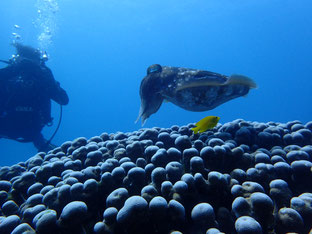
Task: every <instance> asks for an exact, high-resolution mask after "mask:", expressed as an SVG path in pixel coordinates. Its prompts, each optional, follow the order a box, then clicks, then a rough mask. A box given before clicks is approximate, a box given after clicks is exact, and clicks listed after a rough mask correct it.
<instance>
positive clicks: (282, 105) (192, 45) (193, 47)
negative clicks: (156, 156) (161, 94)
mask: <svg viewBox="0 0 312 234" xmlns="http://www.w3.org/2000/svg"><path fill="white" fill-rule="evenodd" d="M311 12H312V2H311V1H309V0H301V1H294V0H273V1H272V0H262V1H248V0H237V1H229V0H210V1H209V0H195V1H194V0H192V1H191V0H184V1H178V0H166V1H164V0H158V1H142V0H132V1H124V0H120V1H112V0H105V1H104V0H102V1H100V0H89V1H77V0H76V1H74V0H63V1H59V0H2V1H1V3H0V22H1V24H0V29H1V34H0V59H9V58H10V56H11V55H12V54H13V53H14V52H15V51H14V48H13V47H12V46H11V45H10V43H12V41H13V40H19V41H20V42H22V43H24V44H26V45H31V46H33V47H38V48H40V49H42V50H44V51H47V53H48V54H49V61H48V62H47V66H48V67H50V68H51V69H52V71H53V74H54V76H55V79H56V80H57V81H59V82H60V83H61V86H62V87H63V88H64V89H65V90H66V91H67V93H68V95H69V98H70V102H69V105H67V106H64V107H63V118H62V124H61V127H60V129H59V131H58V133H57V135H56V136H55V138H54V140H53V143H54V144H56V145H61V144H62V143H63V142H65V141H68V140H73V139H75V138H77V137H80V136H84V137H87V138H89V137H91V136H96V135H100V134H101V133H102V132H107V133H115V132H118V131H122V132H130V131H135V130H138V129H139V128H141V125H140V123H137V124H135V123H134V121H135V119H136V118H137V115H138V112H139V107H140V98H139V86H140V82H141V80H142V78H143V77H144V76H145V75H146V69H147V67H148V66H149V65H151V64H154V63H158V64H161V65H167V66H178V67H187V68H195V69H203V70H208V71H213V72H217V73H221V74H224V75H231V74H242V75H246V76H249V77H251V78H253V79H254V81H255V82H256V83H257V85H258V87H259V88H258V89H255V90H251V91H250V93H249V94H248V96H247V97H244V98H237V99H234V100H232V101H229V102H227V103H225V104H223V105H221V106H219V107H217V108H215V109H214V110H211V111H207V112H189V111H186V110H183V109H181V108H179V107H177V106H174V105H173V104H171V103H164V104H163V105H162V106H161V108H160V109H159V111H158V112H157V113H156V114H154V115H152V116H151V117H150V118H149V119H148V121H147V123H146V124H145V125H144V127H147V128H150V127H154V126H157V127H164V128H169V127H171V126H172V125H186V124H188V123H193V122H197V121H199V120H200V119H202V118H203V117H205V116H208V115H216V116H220V117H221V120H220V123H226V122H229V121H232V120H235V119H244V120H246V121H258V122H268V121H274V122H281V123H284V122H287V121H291V120H299V121H301V122H302V123H303V124H305V123H306V122H308V121H310V120H311V116H312V108H311V104H310V103H311V100H312V95H311V90H312V81H311V78H312V77H311V74H312V66H311V61H312V44H311V38H312V15H311ZM14 25H18V26H19V28H18V27H16V26H14ZM12 33H13V34H12ZM17 34H18V35H19V36H20V39H17V37H18V35H17ZM4 66H5V64H1V65H0V67H1V68H2V67H4ZM52 108H53V110H52V115H53V117H54V125H53V126H52V127H45V128H44V131H43V133H44V135H45V137H46V138H49V137H50V136H51V135H52V134H53V132H54V130H55V128H56V125H57V122H58V119H59V113H60V111H59V106H58V105H56V104H55V103H54V104H53V106H52ZM34 154H36V149H35V147H34V146H33V145H32V144H31V143H27V144H22V143H18V142H14V141H10V140H5V139H1V140H0V166H6V165H12V164H14V163H17V162H19V161H25V160H27V159H28V158H30V157H31V156H33V155H34Z"/></svg>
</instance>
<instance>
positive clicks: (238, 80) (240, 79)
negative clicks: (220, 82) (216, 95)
mask: <svg viewBox="0 0 312 234" xmlns="http://www.w3.org/2000/svg"><path fill="white" fill-rule="evenodd" d="M235 84H239V85H246V86H248V87H249V88H250V89H255V88H257V87H258V86H257V84H256V83H255V82H254V81H253V80H252V79H251V78H249V77H247V76H242V75H235V74H234V75H231V76H230V77H229V79H228V80H227V81H226V82H225V84H224V85H235Z"/></svg>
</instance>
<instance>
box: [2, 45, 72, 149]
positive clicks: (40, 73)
mask: <svg viewBox="0 0 312 234" xmlns="http://www.w3.org/2000/svg"><path fill="white" fill-rule="evenodd" d="M13 46H14V47H15V48H16V55H13V56H12V58H11V59H10V60H9V61H4V60H1V62H4V63H7V64H8V66H7V67H5V68H2V69H0V138H7V139H12V140H16V141H19V142H32V143H33V144H34V146H35V147H36V148H37V149H38V151H43V152H47V151H49V150H51V149H53V148H54V147H55V146H54V145H52V144H51V143H50V141H51V140H52V138H53V136H54V134H55V133H56V132H55V133H54V134H53V136H52V137H51V138H50V139H49V140H46V139H45V138H44V137H43V135H42V133H41V130H42V129H43V127H44V126H45V125H47V126H51V125H52V120H53V118H51V99H52V100H53V101H55V102H57V103H58V104H60V105H67V104H68V101H69V99H68V96H67V93H66V91H65V90H64V89H62V88H61V87H60V83H59V82H57V81H56V80H55V79H54V77H53V74H52V72H51V70H50V69H49V68H48V67H47V66H46V65H45V62H46V61H47V55H46V53H42V52H41V51H40V50H38V49H34V48H32V47H30V46H25V45H22V44H20V43H14V44H13ZM61 107H62V106H61ZM61 110H62V109H61ZM59 123H60V122H59ZM58 127H59V125H58ZM58 127H57V129H58ZM56 131H57V130H56Z"/></svg>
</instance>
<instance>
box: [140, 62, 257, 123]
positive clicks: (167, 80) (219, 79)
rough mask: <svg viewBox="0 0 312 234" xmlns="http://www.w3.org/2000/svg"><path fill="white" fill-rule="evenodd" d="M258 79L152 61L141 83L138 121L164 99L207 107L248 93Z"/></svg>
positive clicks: (196, 107) (195, 107) (187, 106)
mask: <svg viewBox="0 0 312 234" xmlns="http://www.w3.org/2000/svg"><path fill="white" fill-rule="evenodd" d="M256 87H257V85H256V83H255V82H254V81H253V80H252V79H250V78H248V77H246V76H242V75H231V76H225V75H221V74H219V73H215V72H210V71H204V70H198V69H190V68H183V67H169V66H161V65H159V64H154V65H151V66H149V67H148V68H147V75H146V76H145V77H144V78H143V80H142V82H141V86H140V97H141V107H140V111H139V116H138V118H137V120H136V122H137V121H138V120H139V119H140V118H142V125H144V123H145V122H146V120H147V119H148V118H149V117H150V116H151V115H152V114H154V113H156V112H157V111H158V109H159V108H160V106H161V104H162V103H163V102H164V101H168V102H172V103H173V104H175V105H177V106H179V107H181V108H183V109H185V110H188V111H196V112H200V111H207V110H211V109H214V108H215V107H217V106H219V105H221V104H223V103H225V102H227V101H230V100H232V99H234V98H237V97H241V96H245V95H247V94H248V92H249V90H250V89H251V88H256Z"/></svg>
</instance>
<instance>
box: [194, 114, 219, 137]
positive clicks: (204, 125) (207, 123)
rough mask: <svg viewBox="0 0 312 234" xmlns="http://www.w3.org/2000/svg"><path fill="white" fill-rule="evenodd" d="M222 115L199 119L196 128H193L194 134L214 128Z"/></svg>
mask: <svg viewBox="0 0 312 234" xmlns="http://www.w3.org/2000/svg"><path fill="white" fill-rule="evenodd" d="M219 120H220V117H218V116H207V117H205V118H203V119H201V120H199V121H198V122H197V123H196V124H195V126H196V127H195V128H192V129H191V130H192V131H193V132H194V134H197V133H198V131H199V133H202V132H205V131H207V130H208V129H211V128H214V127H215V126H216V125H217V123H218V122H219Z"/></svg>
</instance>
